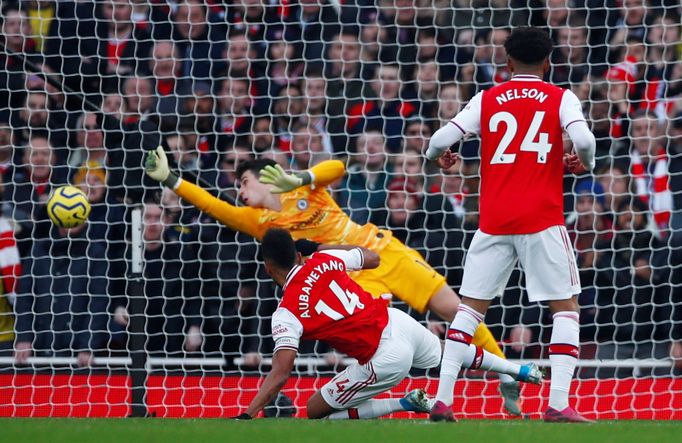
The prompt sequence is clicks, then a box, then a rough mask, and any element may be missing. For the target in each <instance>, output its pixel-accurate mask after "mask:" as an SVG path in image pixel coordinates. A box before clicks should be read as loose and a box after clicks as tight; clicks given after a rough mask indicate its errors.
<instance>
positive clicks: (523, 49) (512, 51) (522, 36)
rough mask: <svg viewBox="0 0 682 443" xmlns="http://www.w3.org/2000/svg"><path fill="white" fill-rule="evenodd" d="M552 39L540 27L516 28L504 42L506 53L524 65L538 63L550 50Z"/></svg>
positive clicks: (547, 55)
mask: <svg viewBox="0 0 682 443" xmlns="http://www.w3.org/2000/svg"><path fill="white" fill-rule="evenodd" d="M552 46H553V45H552V39H551V38H550V37H549V34H547V32H545V31H544V30H542V29H540V28H533V27H528V26H524V27H521V28H516V29H514V30H513V31H512V33H511V34H510V35H509V37H507V40H505V42H504V49H505V50H506V51H507V55H508V56H509V57H510V58H512V59H514V60H516V61H518V62H520V63H523V64H524V65H531V66H533V65H540V64H542V63H543V62H544V61H545V59H546V58H547V57H549V54H550V53H551V52H552Z"/></svg>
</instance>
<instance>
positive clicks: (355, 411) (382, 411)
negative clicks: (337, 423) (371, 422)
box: [328, 398, 405, 420]
mask: <svg viewBox="0 0 682 443" xmlns="http://www.w3.org/2000/svg"><path fill="white" fill-rule="evenodd" d="M400 400H401V399H400V398H384V399H381V400H367V401H366V402H364V403H361V404H360V405H359V406H358V407H357V408H349V409H346V410H345V411H339V412H334V413H333V414H330V415H329V417H328V418H329V419H330V420H349V419H350V420H357V419H360V418H377V417H381V416H383V415H386V414H390V413H392V412H398V411H404V410H405V408H404V407H403V405H402V403H400Z"/></svg>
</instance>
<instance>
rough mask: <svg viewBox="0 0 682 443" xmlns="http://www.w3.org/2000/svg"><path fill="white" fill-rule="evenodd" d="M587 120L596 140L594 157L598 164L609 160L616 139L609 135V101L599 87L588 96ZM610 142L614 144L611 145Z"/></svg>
mask: <svg viewBox="0 0 682 443" xmlns="http://www.w3.org/2000/svg"><path fill="white" fill-rule="evenodd" d="M588 98H589V111H588V112H589V121H590V122H591V124H592V128H591V129H592V133H593V134H594V138H595V139H596V141H597V146H596V149H595V158H596V163H597V165H598V166H601V165H604V164H605V163H607V162H609V161H610V160H611V154H612V151H615V150H616V149H617V145H616V141H615V140H613V139H612V137H611V129H612V127H611V118H610V117H609V111H610V109H609V108H610V103H609V101H608V100H607V98H606V94H605V93H604V92H603V91H602V90H601V89H595V90H594V91H593V93H592V95H590V96H589V97H588ZM612 144H613V145H615V146H614V147H612Z"/></svg>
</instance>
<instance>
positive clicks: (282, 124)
mask: <svg viewBox="0 0 682 443" xmlns="http://www.w3.org/2000/svg"><path fill="white" fill-rule="evenodd" d="M303 106H304V100H303V95H302V93H301V89H300V88H299V87H298V86H294V85H289V86H287V87H285V88H282V89H281V90H280V91H279V95H278V96H277V98H275V100H274V101H273V102H272V116H273V123H274V125H275V134H276V136H277V139H278V143H277V145H278V146H279V148H280V149H282V150H284V151H289V150H290V149H291V138H292V133H293V131H294V128H295V127H296V125H298V124H299V122H300V121H301V119H302V118H303V116H304V108H303Z"/></svg>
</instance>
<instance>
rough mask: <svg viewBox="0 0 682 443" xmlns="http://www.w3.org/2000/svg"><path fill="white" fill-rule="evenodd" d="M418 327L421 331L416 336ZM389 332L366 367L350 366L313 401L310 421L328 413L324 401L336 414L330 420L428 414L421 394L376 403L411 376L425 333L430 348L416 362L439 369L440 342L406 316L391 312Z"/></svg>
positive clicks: (418, 392)
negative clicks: (396, 413)
mask: <svg viewBox="0 0 682 443" xmlns="http://www.w3.org/2000/svg"><path fill="white" fill-rule="evenodd" d="M415 326H416V327H417V328H421V330H418V331H417V334H415V333H414V328H415ZM386 328H387V331H385V333H384V338H386V337H388V338H387V339H382V342H381V344H380V345H379V348H378V349H377V352H376V354H375V355H374V356H373V357H372V360H370V361H369V362H368V363H367V364H365V365H352V366H349V367H348V368H346V369H345V370H344V371H343V372H341V373H340V374H339V375H337V376H336V377H334V380H332V381H331V382H329V383H327V384H326V385H325V386H324V387H322V389H321V390H320V391H319V392H318V393H316V394H315V395H314V396H313V397H311V401H310V402H309V405H308V407H309V410H308V411H309V412H308V416H309V417H315V418H320V417H322V416H323V415H316V413H317V412H318V411H325V409H324V407H323V405H319V404H320V402H321V401H324V402H325V403H326V404H327V405H329V406H331V407H332V408H333V409H335V410H337V411H335V412H333V413H331V414H329V415H328V416H329V418H330V419H359V418H375V417H381V416H383V415H387V414H391V413H393V412H398V411H413V412H428V410H429V409H430V404H429V403H428V399H427V398H426V393H425V392H424V391H422V390H414V391H412V392H410V393H408V394H407V395H406V396H405V397H403V398H386V399H374V397H376V396H377V395H379V394H381V393H382V392H385V391H387V390H389V389H391V388H393V387H394V386H396V385H397V384H398V383H400V382H401V381H402V380H403V379H404V378H405V377H406V376H407V375H408V374H409V371H410V368H411V367H412V364H413V361H414V360H415V355H417V349H416V346H415V345H416V344H423V342H422V341H421V339H422V337H423V335H421V332H422V331H423V332H424V333H426V334H428V335H429V336H430V337H429V341H428V342H427V346H428V348H427V349H420V350H419V356H418V357H417V359H418V360H419V362H420V363H421V364H423V365H427V367H435V366H438V362H439V360H440V343H439V340H438V339H437V338H436V337H435V336H434V335H433V334H431V333H430V332H429V331H428V330H427V329H426V328H424V327H423V326H421V325H420V324H419V323H417V321H416V320H414V319H413V318H411V317H410V316H408V315H407V314H405V313H404V312H402V311H399V310H397V309H389V323H388V325H387V326H386ZM318 405H319V406H318ZM311 406H312V407H313V410H312V411H311V409H310V407H311Z"/></svg>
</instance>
